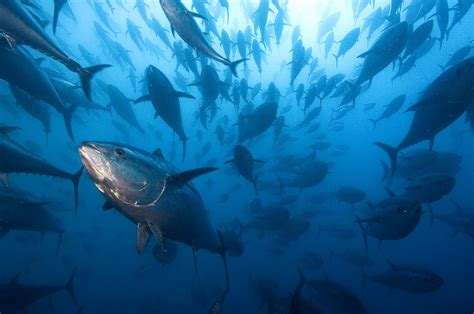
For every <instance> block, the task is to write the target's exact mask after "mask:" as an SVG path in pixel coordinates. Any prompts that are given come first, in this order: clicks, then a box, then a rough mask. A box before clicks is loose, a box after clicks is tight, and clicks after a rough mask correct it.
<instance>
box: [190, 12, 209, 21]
mask: <svg viewBox="0 0 474 314" xmlns="http://www.w3.org/2000/svg"><path fill="white" fill-rule="evenodd" d="M188 14H189V15H191V16H192V17H197V18H200V19H203V20H204V21H207V18H206V17H205V16H203V15H201V14H199V13H196V12H192V11H188Z"/></svg>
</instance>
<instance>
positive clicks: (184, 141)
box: [181, 138, 188, 161]
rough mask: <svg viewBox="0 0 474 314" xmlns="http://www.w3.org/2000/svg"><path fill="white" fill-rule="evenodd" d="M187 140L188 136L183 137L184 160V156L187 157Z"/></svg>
mask: <svg viewBox="0 0 474 314" xmlns="http://www.w3.org/2000/svg"><path fill="white" fill-rule="evenodd" d="M187 140H188V139H187V138H183V139H181V141H182V142H183V157H182V158H183V159H182V161H184V158H186V142H187Z"/></svg>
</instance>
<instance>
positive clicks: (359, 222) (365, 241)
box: [356, 217, 369, 253]
mask: <svg viewBox="0 0 474 314" xmlns="http://www.w3.org/2000/svg"><path fill="white" fill-rule="evenodd" d="M356 222H357V223H358V224H359V227H360V230H362V236H363V237H364V246H365V253H368V252H369V247H368V245H367V232H366V230H365V228H364V226H363V225H362V221H361V220H360V219H359V218H357V217H356Z"/></svg>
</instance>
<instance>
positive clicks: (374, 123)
mask: <svg viewBox="0 0 474 314" xmlns="http://www.w3.org/2000/svg"><path fill="white" fill-rule="evenodd" d="M369 121H370V122H372V123H373V125H374V130H375V127H376V126H377V120H374V119H369Z"/></svg>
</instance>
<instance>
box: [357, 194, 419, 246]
mask: <svg viewBox="0 0 474 314" xmlns="http://www.w3.org/2000/svg"><path fill="white" fill-rule="evenodd" d="M388 192H389V194H390V197H389V198H387V199H384V200H383V201H381V202H379V203H378V204H376V205H372V206H373V207H372V209H373V210H372V211H373V212H374V214H373V216H371V217H369V218H365V219H359V218H356V222H357V223H358V224H359V226H360V228H361V230H362V235H363V236H364V245H365V251H366V252H367V251H368V245H367V236H368V235H370V236H373V237H375V238H376V239H378V240H379V245H380V243H381V241H383V240H401V239H403V238H405V237H407V236H408V235H409V234H411V233H412V232H413V230H415V228H416V227H417V226H418V224H419V222H420V219H421V203H420V202H419V201H418V200H413V199H409V198H404V197H403V196H396V195H395V194H394V193H393V192H391V191H390V190H388ZM364 223H365V226H364Z"/></svg>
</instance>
